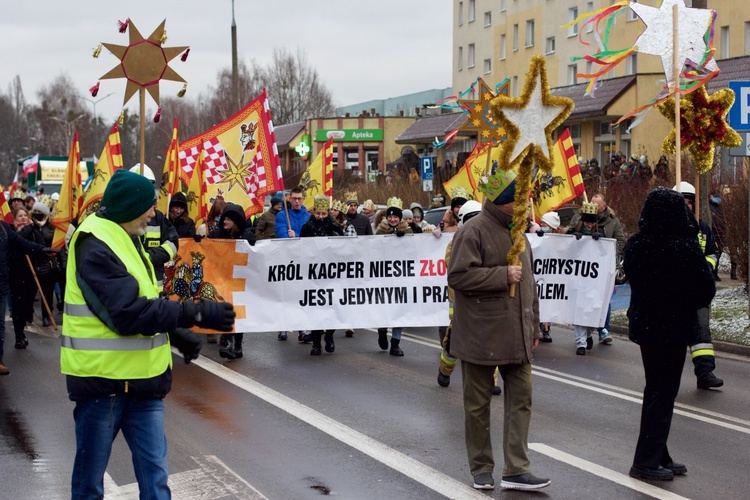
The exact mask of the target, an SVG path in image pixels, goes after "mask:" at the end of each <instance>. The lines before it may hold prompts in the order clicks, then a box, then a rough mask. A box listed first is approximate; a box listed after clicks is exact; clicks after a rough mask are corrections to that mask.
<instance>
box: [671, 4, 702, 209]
mask: <svg viewBox="0 0 750 500" xmlns="http://www.w3.org/2000/svg"><path fill="white" fill-rule="evenodd" d="M678 18H679V10H678V9H677V4H674V5H673V6H672V29H673V31H674V32H673V34H672V72H673V75H674V76H673V77H674V87H673V89H674V142H675V163H674V165H675V166H674V178H675V186H677V189H678V190H679V189H680V182H681V181H682V163H681V159H680V141H681V139H680V136H681V131H680V70H681V69H682V68H680V67H678V64H680V45H679V42H680V35H679V31H678V30H677V27H678ZM696 198H697V197H696Z"/></svg>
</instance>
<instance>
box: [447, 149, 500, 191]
mask: <svg viewBox="0 0 750 500" xmlns="http://www.w3.org/2000/svg"><path fill="white" fill-rule="evenodd" d="M488 147H489V143H485V144H481V143H477V145H476V146H474V149H473V150H472V152H471V154H470V155H469V156H468V157H467V158H466V161H465V162H464V165H463V166H462V167H461V168H460V169H459V170H458V172H457V173H456V175H454V176H453V177H451V178H450V179H448V181H446V182H444V183H443V188H445V192H446V193H448V194H450V193H451V191H452V190H453V189H455V188H456V187H462V188H465V189H466V190H467V191H468V192H469V193H473V194H474V197H473V199H475V200H477V201H478V202H480V203H481V202H482V201H484V194H483V193H482V192H481V191H480V190H479V187H478V186H479V180H480V179H481V178H482V176H483V175H485V173H486V172H487V149H488ZM500 151H501V146H500V145H498V144H495V145H494V146H493V148H492V152H491V153H490V154H491V157H490V172H491V171H492V169H493V168H495V167H496V164H497V162H498V159H499V158H500Z"/></svg>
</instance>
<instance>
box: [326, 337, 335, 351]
mask: <svg viewBox="0 0 750 500" xmlns="http://www.w3.org/2000/svg"><path fill="white" fill-rule="evenodd" d="M325 341H326V352H333V351H335V350H336V346H335V345H334V343H333V334H331V335H330V337H329V336H328V335H326V337H325Z"/></svg>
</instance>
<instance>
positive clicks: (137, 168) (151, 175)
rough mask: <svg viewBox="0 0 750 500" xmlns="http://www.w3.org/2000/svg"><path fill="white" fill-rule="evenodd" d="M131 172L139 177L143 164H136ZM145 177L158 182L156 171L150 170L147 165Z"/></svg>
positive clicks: (145, 166)
mask: <svg viewBox="0 0 750 500" xmlns="http://www.w3.org/2000/svg"><path fill="white" fill-rule="evenodd" d="M130 171H131V172H134V173H136V174H138V175H140V173H141V164H140V163H136V164H135V165H133V167H132V168H131V169H130ZM143 177H145V178H146V179H148V180H150V181H151V182H156V177H154V171H153V170H151V169H150V168H149V166H148V165H146V164H145V163H144V164H143Z"/></svg>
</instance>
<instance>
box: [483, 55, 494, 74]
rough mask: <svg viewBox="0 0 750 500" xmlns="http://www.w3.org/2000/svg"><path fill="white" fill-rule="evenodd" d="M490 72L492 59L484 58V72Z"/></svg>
mask: <svg viewBox="0 0 750 500" xmlns="http://www.w3.org/2000/svg"><path fill="white" fill-rule="evenodd" d="M490 73H492V59H485V60H484V74H485V75H489V74H490Z"/></svg>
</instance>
